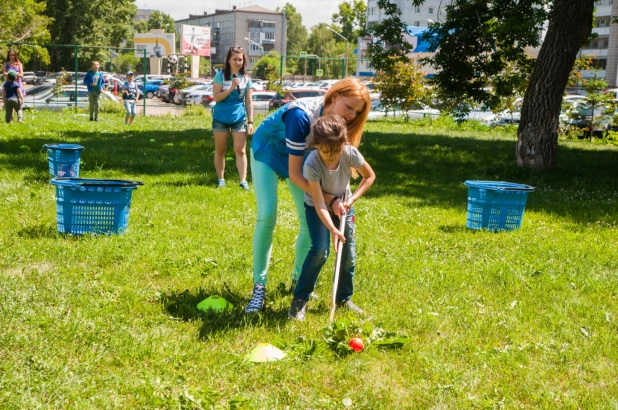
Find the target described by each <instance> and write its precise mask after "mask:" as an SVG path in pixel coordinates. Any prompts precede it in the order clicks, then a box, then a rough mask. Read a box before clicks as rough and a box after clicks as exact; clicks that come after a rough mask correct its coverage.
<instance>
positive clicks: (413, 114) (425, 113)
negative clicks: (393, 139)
mask: <svg viewBox="0 0 618 410" xmlns="http://www.w3.org/2000/svg"><path fill="white" fill-rule="evenodd" d="M439 115H440V110H436V109H435V108H430V107H428V106H426V105H424V104H420V103H419V104H414V105H413V106H412V109H411V110H406V111H403V110H401V108H400V107H398V106H397V107H395V109H394V110H392V109H391V110H388V111H386V110H385V108H384V107H383V106H382V105H381V104H376V105H374V104H373V103H372V107H371V111H369V115H368V116H367V119H368V120H380V119H382V118H385V117H407V118H408V119H411V120H420V119H422V118H426V117H429V118H434V119H435V118H438V116H439Z"/></svg>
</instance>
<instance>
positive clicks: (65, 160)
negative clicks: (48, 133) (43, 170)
mask: <svg viewBox="0 0 618 410" xmlns="http://www.w3.org/2000/svg"><path fill="white" fill-rule="evenodd" d="M43 148H45V149H47V162H48V163H49V175H50V176H51V177H52V178H54V177H68V178H77V177H79V158H80V155H81V152H82V150H83V149H84V147H82V146H81V145H77V144H45V145H43Z"/></svg>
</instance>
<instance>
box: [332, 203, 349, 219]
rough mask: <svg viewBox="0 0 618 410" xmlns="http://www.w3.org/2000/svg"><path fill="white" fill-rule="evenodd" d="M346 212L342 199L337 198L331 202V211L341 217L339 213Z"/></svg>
mask: <svg viewBox="0 0 618 410" xmlns="http://www.w3.org/2000/svg"><path fill="white" fill-rule="evenodd" d="M344 212H347V211H346V208H345V205H344V203H343V201H342V200H341V199H339V198H337V200H336V201H335V202H333V213H334V214H335V215H337V216H338V217H339V218H341V215H342V214H343V213H344Z"/></svg>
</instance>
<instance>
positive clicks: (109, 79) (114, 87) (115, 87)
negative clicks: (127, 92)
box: [103, 75, 118, 95]
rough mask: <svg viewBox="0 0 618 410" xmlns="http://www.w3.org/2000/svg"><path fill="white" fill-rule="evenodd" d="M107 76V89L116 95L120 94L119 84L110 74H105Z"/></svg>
mask: <svg viewBox="0 0 618 410" xmlns="http://www.w3.org/2000/svg"><path fill="white" fill-rule="evenodd" d="M103 77H104V78H105V89H106V90H107V91H109V92H110V93H112V94H114V95H118V85H116V82H115V81H114V80H113V79H112V77H111V76H109V75H104V76H103Z"/></svg>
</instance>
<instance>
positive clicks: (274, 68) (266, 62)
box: [251, 51, 281, 79]
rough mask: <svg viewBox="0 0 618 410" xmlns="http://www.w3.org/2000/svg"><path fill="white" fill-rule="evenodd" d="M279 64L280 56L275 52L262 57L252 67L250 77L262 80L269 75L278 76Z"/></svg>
mask: <svg viewBox="0 0 618 410" xmlns="http://www.w3.org/2000/svg"><path fill="white" fill-rule="evenodd" d="M280 62H281V55H280V54H279V53H277V52H276V51H271V52H270V53H268V54H266V55H264V56H262V57H261V58H260V59H259V60H258V61H257V62H256V63H255V65H254V66H253V70H252V71H251V76H252V77H255V78H264V79H266V77H267V76H268V75H269V74H271V75H272V74H274V75H275V76H279V65H280Z"/></svg>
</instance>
